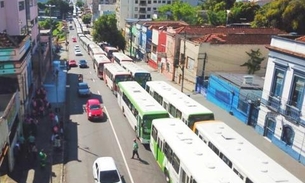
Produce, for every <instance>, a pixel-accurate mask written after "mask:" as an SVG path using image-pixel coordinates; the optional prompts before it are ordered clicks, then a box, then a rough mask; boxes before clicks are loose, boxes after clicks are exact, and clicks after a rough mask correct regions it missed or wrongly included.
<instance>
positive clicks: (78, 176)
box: [65, 30, 166, 183]
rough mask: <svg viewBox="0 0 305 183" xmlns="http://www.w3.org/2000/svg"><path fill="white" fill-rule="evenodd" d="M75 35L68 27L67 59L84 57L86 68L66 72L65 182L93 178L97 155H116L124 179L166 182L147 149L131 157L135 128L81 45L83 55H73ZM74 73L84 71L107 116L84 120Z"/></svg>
mask: <svg viewBox="0 0 305 183" xmlns="http://www.w3.org/2000/svg"><path fill="white" fill-rule="evenodd" d="M72 36H74V37H76V33H75V30H74V31H70V38H69V42H70V45H69V50H70V51H69V59H70V60H71V59H75V60H76V61H78V60H79V59H86V60H87V61H88V65H89V68H87V69H80V68H76V67H75V68H72V69H71V70H70V71H69V72H68V76H67V84H68V86H69V87H68V95H67V102H68V109H67V112H68V113H69V114H70V122H69V123H68V124H67V126H66V127H67V128H66V129H67V130H66V134H67V144H68V145H67V162H66V165H65V182H67V183H74V182H86V183H87V182H88V183H89V182H94V180H93V174H92V165H93V162H94V160H95V159H96V158H98V157H100V156H111V157H113V158H114V159H115V161H116V164H117V166H118V169H119V171H120V173H121V175H122V178H123V182H126V183H140V182H141V183H146V182H147V183H163V182H164V183H165V182H166V181H165V177H164V175H163V173H162V171H161V169H160V168H159V166H158V164H157V163H156V161H155V160H154V157H153V155H152V153H151V152H150V150H149V149H147V148H145V147H144V146H143V145H140V147H139V154H140V157H141V159H142V160H141V161H140V160H137V159H131V155H132V154H131V153H132V141H133V139H134V138H135V134H134V131H133V130H132V129H131V127H130V126H129V123H128V121H127V120H126V118H125V117H124V116H123V114H122V113H121V111H120V108H119V106H118V104H117V98H116V97H115V96H114V95H113V94H112V92H111V91H110V89H109V88H107V86H106V85H105V83H104V81H102V80H99V79H98V78H97V76H96V73H95V71H94V70H93V67H92V64H93V63H92V59H91V58H90V57H89V56H88V54H86V52H85V51H84V49H83V48H82V47H81V46H80V47H81V50H82V53H83V55H84V56H78V57H76V56H75V55H74V46H75V45H76V44H78V45H81V44H80V43H79V42H78V40H77V43H73V42H72V39H71V37H72ZM77 74H83V75H84V82H87V83H88V85H89V86H90V90H91V92H92V96H91V98H98V99H100V101H102V102H103V106H104V110H105V112H106V115H107V119H106V120H104V121H102V122H90V121H88V120H87V117H86V113H85V111H84V109H83V106H84V104H85V103H86V101H87V99H88V98H79V97H78V96H77V90H76V87H77V83H78V80H77Z"/></svg>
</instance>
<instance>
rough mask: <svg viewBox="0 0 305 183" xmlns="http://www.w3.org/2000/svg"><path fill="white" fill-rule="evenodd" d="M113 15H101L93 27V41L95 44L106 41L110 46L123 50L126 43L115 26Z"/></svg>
mask: <svg viewBox="0 0 305 183" xmlns="http://www.w3.org/2000/svg"><path fill="white" fill-rule="evenodd" d="M116 22H117V20H116V18H115V15H103V16H101V17H99V18H98V19H97V20H96V21H95V22H94V25H93V39H94V41H96V42H103V41H106V42H108V43H110V44H111V45H113V46H115V47H118V48H119V49H121V50H123V51H124V50H125V47H126V41H125V38H124V36H123V35H122V33H121V32H120V31H119V30H118V28H117V26H116Z"/></svg>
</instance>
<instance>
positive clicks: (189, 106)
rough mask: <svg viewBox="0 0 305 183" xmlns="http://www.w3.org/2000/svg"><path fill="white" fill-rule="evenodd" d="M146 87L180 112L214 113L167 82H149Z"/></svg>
mask: <svg viewBox="0 0 305 183" xmlns="http://www.w3.org/2000/svg"><path fill="white" fill-rule="evenodd" d="M146 86H148V87H149V88H150V90H151V89H152V90H153V91H156V92H157V93H158V94H159V95H161V96H162V97H163V99H166V100H168V101H169V102H170V103H171V104H172V105H174V106H175V107H176V108H177V109H178V110H179V111H181V112H183V113H185V114H187V115H190V114H212V113H213V112H212V111H211V110H209V109H208V108H206V107H204V106H203V105H201V104H199V103H198V102H196V101H195V100H193V99H192V98H190V97H189V96H187V95H186V94H184V93H182V92H181V91H179V90H178V89H176V88H175V87H173V86H172V85H170V84H168V83H167V82H165V81H148V82H147V83H146Z"/></svg>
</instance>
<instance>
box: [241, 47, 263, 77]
mask: <svg viewBox="0 0 305 183" xmlns="http://www.w3.org/2000/svg"><path fill="white" fill-rule="evenodd" d="M246 53H247V55H248V56H249V60H248V61H247V62H245V63H244V64H242V65H240V66H241V67H247V69H248V74H254V73H255V72H256V71H259V70H260V69H261V63H262V61H263V60H264V59H265V57H262V53H261V52H260V49H257V50H256V51H255V50H252V49H251V52H246Z"/></svg>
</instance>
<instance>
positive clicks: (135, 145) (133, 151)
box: [131, 139, 141, 159]
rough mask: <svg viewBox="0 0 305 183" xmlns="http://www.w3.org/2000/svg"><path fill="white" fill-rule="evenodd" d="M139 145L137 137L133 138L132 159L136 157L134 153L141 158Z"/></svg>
mask: <svg viewBox="0 0 305 183" xmlns="http://www.w3.org/2000/svg"><path fill="white" fill-rule="evenodd" d="M138 149H139V145H138V143H137V139H134V140H133V147H132V157H131V159H134V155H137V158H138V159H141V158H140V156H139V153H138Z"/></svg>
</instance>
